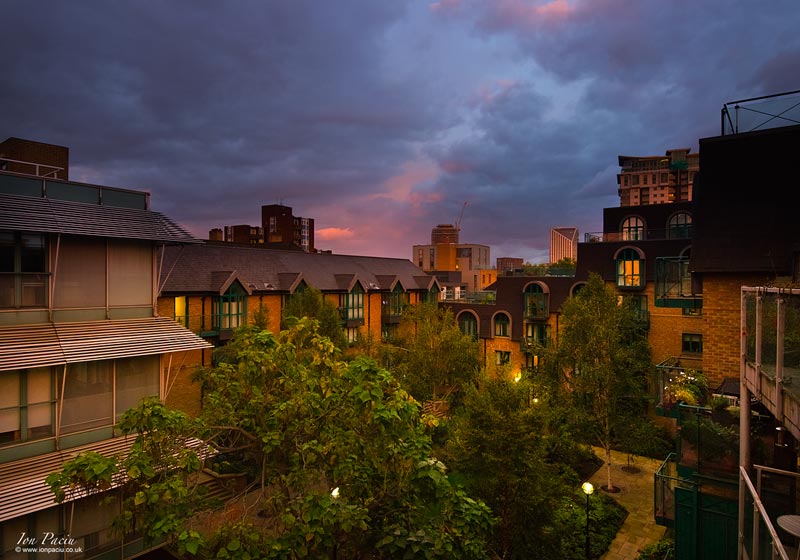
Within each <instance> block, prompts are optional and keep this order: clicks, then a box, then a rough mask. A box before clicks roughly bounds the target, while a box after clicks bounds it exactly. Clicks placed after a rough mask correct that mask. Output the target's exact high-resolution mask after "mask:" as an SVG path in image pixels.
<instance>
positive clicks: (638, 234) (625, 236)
mask: <svg viewBox="0 0 800 560" xmlns="http://www.w3.org/2000/svg"><path fill="white" fill-rule="evenodd" d="M620 233H621V234H622V240H623V241H643V240H644V238H645V222H644V220H643V219H642V218H641V217H639V216H628V217H627V218H625V219H624V220H622V225H620Z"/></svg>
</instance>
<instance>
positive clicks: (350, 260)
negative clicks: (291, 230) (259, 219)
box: [161, 243, 437, 293]
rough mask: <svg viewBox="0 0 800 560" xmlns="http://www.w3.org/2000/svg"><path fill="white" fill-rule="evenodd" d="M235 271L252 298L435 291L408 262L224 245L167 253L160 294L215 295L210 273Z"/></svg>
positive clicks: (216, 287) (169, 249)
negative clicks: (303, 289)
mask: <svg viewBox="0 0 800 560" xmlns="http://www.w3.org/2000/svg"><path fill="white" fill-rule="evenodd" d="M220 270H230V271H236V277H237V279H238V280H239V281H240V282H242V284H243V285H245V286H246V287H247V288H248V289H250V290H252V292H253V293H259V292H262V293H269V292H272V291H282V292H289V293H290V292H292V291H294V290H295V289H296V288H297V286H298V285H299V284H300V282H301V281H302V282H305V283H306V284H308V285H309V286H313V287H314V288H317V289H319V290H322V291H331V292H342V291H348V290H349V289H352V287H353V286H354V285H355V282H360V283H361V285H362V286H363V288H364V289H365V290H367V291H370V290H391V289H393V288H394V286H395V284H396V282H400V284H401V285H402V286H403V288H404V289H406V290H419V289H425V290H429V289H431V288H434V287H437V284H436V283H435V279H434V278H433V277H432V276H430V275H428V274H425V273H424V272H423V271H422V269H420V268H419V267H417V266H416V265H414V263H412V262H411V261H410V260H407V259H397V258H386V257H365V256H353V255H332V254H328V253H303V252H300V251H281V250H274V249H265V248H261V247H247V246H240V245H231V244H224V243H205V244H201V245H185V246H182V247H165V255H164V262H163V266H162V275H161V284H162V292H163V293H209V292H211V293H218V292H219V288H220V286H219V282H218V278H217V276H215V274H216V273H215V272H214V271H220Z"/></svg>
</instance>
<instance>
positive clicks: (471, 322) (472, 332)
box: [458, 312, 478, 340]
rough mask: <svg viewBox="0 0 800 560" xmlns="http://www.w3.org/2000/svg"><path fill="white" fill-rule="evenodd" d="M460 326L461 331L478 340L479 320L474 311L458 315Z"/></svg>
mask: <svg viewBox="0 0 800 560" xmlns="http://www.w3.org/2000/svg"><path fill="white" fill-rule="evenodd" d="M458 328H459V329H461V332H462V333H464V334H466V335H469V336H471V337H472V340H478V320H477V319H476V318H475V315H473V314H472V313H468V312H464V313H461V314H460V315H459V316H458Z"/></svg>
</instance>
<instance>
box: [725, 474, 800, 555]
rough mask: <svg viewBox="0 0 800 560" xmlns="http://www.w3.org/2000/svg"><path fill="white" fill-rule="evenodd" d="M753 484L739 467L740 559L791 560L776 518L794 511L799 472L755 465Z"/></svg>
mask: <svg viewBox="0 0 800 560" xmlns="http://www.w3.org/2000/svg"><path fill="white" fill-rule="evenodd" d="M753 470H754V471H755V478H756V481H755V484H754V483H753V481H752V480H751V479H750V475H749V474H748V472H747V470H745V469H744V468H743V467H739V542H738V552H739V558H742V559H743V560H776V559H780V560H790V559H793V558H795V556H796V554H797V553H796V552H795V550H791V552H790V551H789V550H788V548H789V547H788V546H787V545H785V544H784V543H783V542H782V541H781V539H780V535H779V534H778V531H777V530H776V528H775V524H776V523H777V520H778V517H780V516H781V515H784V514H787V513H794V512H795V511H797V509H796V507H797V504H796V503H793V502H795V500H794V499H792V500H790V499H789V497H790V496H791V497H794V494H795V491H794V489H795V488H796V486H797V479H798V478H800V473H794V472H789V471H784V470H780V469H773V468H770V467H763V466H760V465H754V467H753Z"/></svg>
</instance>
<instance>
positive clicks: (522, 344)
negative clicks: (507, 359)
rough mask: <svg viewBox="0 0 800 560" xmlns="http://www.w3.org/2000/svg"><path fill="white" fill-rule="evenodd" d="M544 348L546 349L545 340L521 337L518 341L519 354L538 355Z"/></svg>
mask: <svg viewBox="0 0 800 560" xmlns="http://www.w3.org/2000/svg"><path fill="white" fill-rule="evenodd" d="M545 348H547V338H539V337H536V336H523V337H522V339H520V341H519V349H520V352H523V353H525V354H540V353H541V352H542V350H544V349H545Z"/></svg>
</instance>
